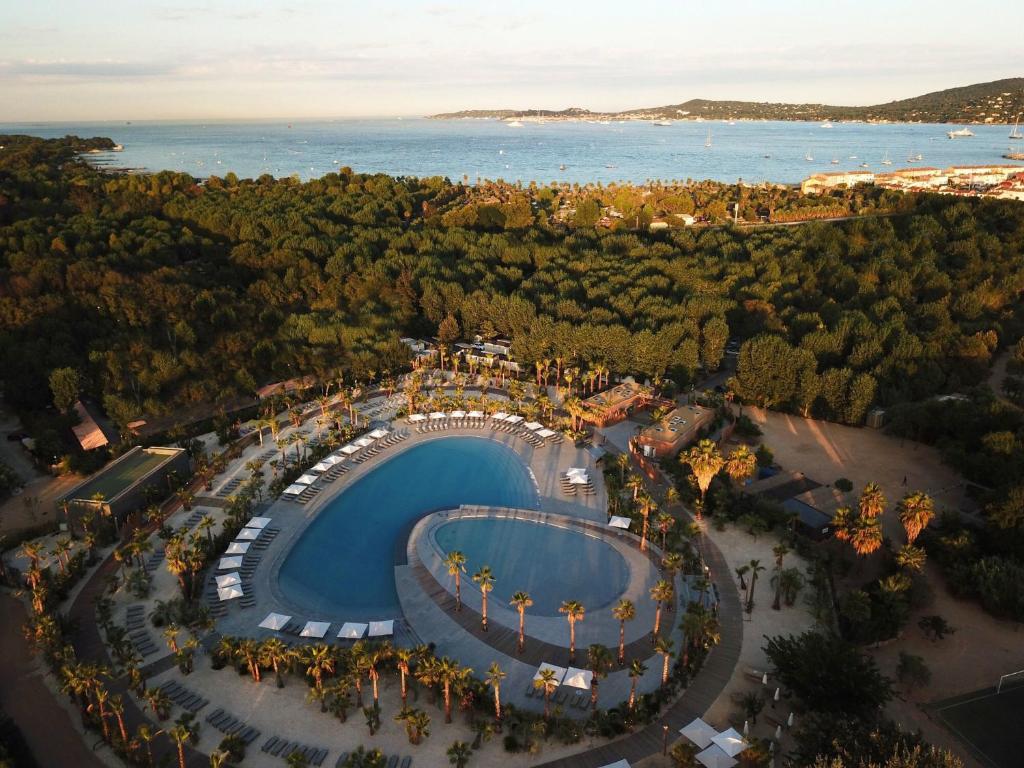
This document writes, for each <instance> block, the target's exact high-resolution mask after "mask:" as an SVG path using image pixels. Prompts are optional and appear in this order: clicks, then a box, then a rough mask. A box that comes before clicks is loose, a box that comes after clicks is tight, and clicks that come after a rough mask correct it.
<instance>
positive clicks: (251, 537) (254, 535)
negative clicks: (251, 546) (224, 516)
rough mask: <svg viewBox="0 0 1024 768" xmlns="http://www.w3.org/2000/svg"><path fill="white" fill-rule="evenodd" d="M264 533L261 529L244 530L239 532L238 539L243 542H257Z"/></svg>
mask: <svg viewBox="0 0 1024 768" xmlns="http://www.w3.org/2000/svg"><path fill="white" fill-rule="evenodd" d="M261 533H263V531H262V530H260V529H259V528H243V529H242V530H240V531H239V532H238V538H239V539H241V540H242V541H256V539H258V538H259V537H260V534H261Z"/></svg>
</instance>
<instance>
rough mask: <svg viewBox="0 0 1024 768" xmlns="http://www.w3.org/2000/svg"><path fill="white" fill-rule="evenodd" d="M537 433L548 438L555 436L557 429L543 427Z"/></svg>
mask: <svg viewBox="0 0 1024 768" xmlns="http://www.w3.org/2000/svg"><path fill="white" fill-rule="evenodd" d="M537 435H538V436H540V437H543V438H544V439H545V440H547V439H548V438H549V437H554V436H555V430H553V429H541V430H538V432H537Z"/></svg>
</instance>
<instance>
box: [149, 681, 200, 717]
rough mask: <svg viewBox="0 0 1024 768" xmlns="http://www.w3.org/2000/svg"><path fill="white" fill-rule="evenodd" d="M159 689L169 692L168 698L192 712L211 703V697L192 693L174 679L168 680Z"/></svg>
mask: <svg viewBox="0 0 1024 768" xmlns="http://www.w3.org/2000/svg"><path fill="white" fill-rule="evenodd" d="M159 689H160V690H161V691H163V692H164V693H165V694H167V698H169V699H170V700H171V701H173V702H174V703H175V704H177V705H178V706H179V707H181V708H182V709H184V710H186V711H188V712H191V713H192V714H195V713H196V712H198V711H199V710H201V709H202V708H203V707H205V706H206V705H207V704H209V703H210V701H209V699H204V698H203V697H202V696H200V695H199V694H198V693H192V691H190V690H189V689H188V688H186V687H185V686H183V685H181V684H180V683H178V682H176V681H174V680H168V681H167V682H166V683H164V684H163V685H161V686H160V687H159Z"/></svg>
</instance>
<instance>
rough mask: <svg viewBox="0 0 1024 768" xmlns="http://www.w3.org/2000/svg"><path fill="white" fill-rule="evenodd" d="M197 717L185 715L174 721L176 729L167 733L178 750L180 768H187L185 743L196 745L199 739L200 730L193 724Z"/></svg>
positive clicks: (190, 714) (187, 713) (189, 714)
mask: <svg viewBox="0 0 1024 768" xmlns="http://www.w3.org/2000/svg"><path fill="white" fill-rule="evenodd" d="M194 717H195V715H193V714H192V713H191V712H186V713H184V714H183V715H182V716H181V717H179V718H178V719H177V720H175V721H174V727H173V728H171V729H170V730H169V731H167V735H168V736H170V737H171V740H172V741H173V742H174V744H175V746H177V748H178V768H185V742H191V743H195V742H196V741H197V740H198V738H199V728H198V727H197V726H196V724H195V723H194V722H192V720H193V718H194Z"/></svg>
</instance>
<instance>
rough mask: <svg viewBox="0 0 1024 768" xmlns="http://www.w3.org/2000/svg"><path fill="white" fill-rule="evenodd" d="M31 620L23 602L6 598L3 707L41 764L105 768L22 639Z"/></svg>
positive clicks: (0, 673)
mask: <svg viewBox="0 0 1024 768" xmlns="http://www.w3.org/2000/svg"><path fill="white" fill-rule="evenodd" d="M27 619H28V616H27V614H26V613H25V608H24V606H22V604H21V603H19V602H18V601H17V600H15V599H14V598H13V597H11V596H10V595H8V594H6V593H0V660H2V661H0V706H2V707H3V709H4V711H5V712H7V714H9V715H10V716H11V717H12V718H13V719H14V722H16V723H17V724H18V727H19V728H20V729H21V732H22V734H24V736H25V741H26V742H27V743H28V746H29V748H30V749H31V750H32V754H33V755H34V756H35V758H36V762H38V763H39V765H41V766H74V767H75V768H104V764H103V763H102V762H101V761H100V759H99V758H98V757H97V756H96V755H95V754H93V752H92V750H91V749H90V748H89V746H88V745H87V744H86V742H85V741H83V740H82V737H81V736H80V735H79V734H78V732H77V731H76V730H75V727H74V725H73V723H72V720H71V716H70V715H69V714H68V713H67V711H66V710H65V709H63V708H62V707H61V706H60V705H58V703H57V702H56V701H55V700H54V698H53V695H52V694H51V693H50V690H49V689H48V688H47V687H46V685H45V684H44V683H43V680H42V676H41V673H40V672H38V671H37V670H36V668H35V666H34V663H33V660H32V659H31V658H30V656H29V652H28V645H27V643H26V642H25V638H24V637H22V634H21V627H22V625H23V624H24V623H25V621H27ZM96 740H97V739H95V738H93V739H91V741H90V743H92V742H94V741H96Z"/></svg>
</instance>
